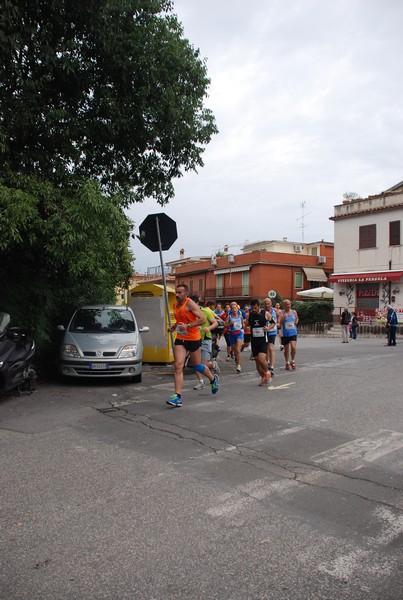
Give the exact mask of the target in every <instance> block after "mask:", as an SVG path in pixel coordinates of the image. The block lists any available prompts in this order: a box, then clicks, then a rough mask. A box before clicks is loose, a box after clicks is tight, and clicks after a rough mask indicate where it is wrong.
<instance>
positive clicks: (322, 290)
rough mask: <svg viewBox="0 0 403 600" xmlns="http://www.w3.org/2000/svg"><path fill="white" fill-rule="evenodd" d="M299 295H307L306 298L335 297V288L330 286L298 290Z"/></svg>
mask: <svg viewBox="0 0 403 600" xmlns="http://www.w3.org/2000/svg"><path fill="white" fill-rule="evenodd" d="M297 295H298V296H305V298H333V295H334V290H332V288H328V287H324V286H322V287H317V288H312V289H311V290H304V291H303V292H297Z"/></svg>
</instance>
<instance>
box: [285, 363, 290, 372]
mask: <svg viewBox="0 0 403 600" xmlns="http://www.w3.org/2000/svg"><path fill="white" fill-rule="evenodd" d="M285 368H286V371H289V370H290V369H291V366H290V363H286V364H285Z"/></svg>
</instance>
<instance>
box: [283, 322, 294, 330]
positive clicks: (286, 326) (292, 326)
mask: <svg viewBox="0 0 403 600" xmlns="http://www.w3.org/2000/svg"><path fill="white" fill-rule="evenodd" d="M284 326H285V328H286V329H294V326H295V325H294V321H286V322H285V323H284Z"/></svg>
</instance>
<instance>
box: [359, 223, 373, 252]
mask: <svg viewBox="0 0 403 600" xmlns="http://www.w3.org/2000/svg"><path fill="white" fill-rule="evenodd" d="M359 248H360V250H363V249H365V248H376V225H362V226H361V227H360V246H359Z"/></svg>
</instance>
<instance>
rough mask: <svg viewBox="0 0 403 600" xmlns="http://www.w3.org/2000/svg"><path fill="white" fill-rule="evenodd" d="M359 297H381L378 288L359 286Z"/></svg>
mask: <svg viewBox="0 0 403 600" xmlns="http://www.w3.org/2000/svg"><path fill="white" fill-rule="evenodd" d="M357 297H358V298H379V289H378V288H376V289H374V288H358V290H357Z"/></svg>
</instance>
